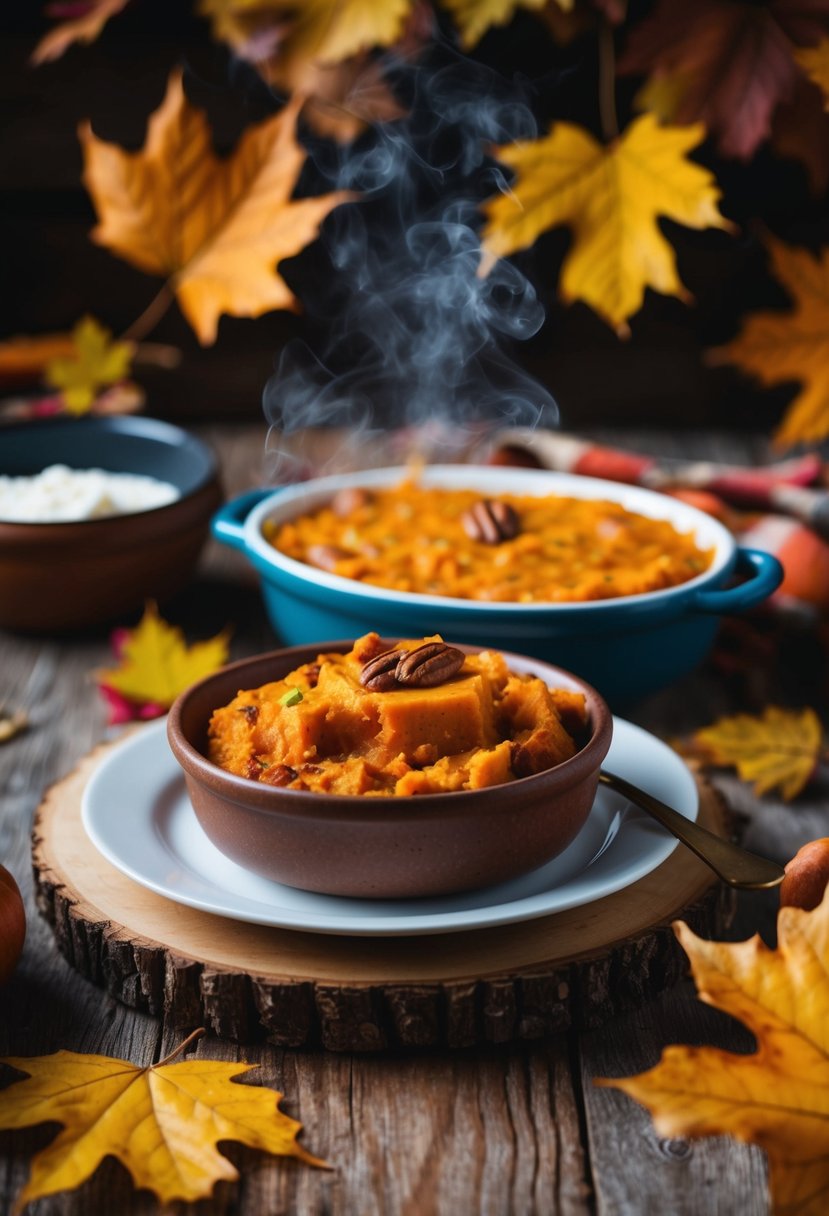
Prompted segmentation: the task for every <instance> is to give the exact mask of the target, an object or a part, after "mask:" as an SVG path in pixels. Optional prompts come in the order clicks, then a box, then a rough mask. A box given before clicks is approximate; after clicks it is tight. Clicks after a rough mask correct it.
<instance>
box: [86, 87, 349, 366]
mask: <svg viewBox="0 0 829 1216" xmlns="http://www.w3.org/2000/svg"><path fill="white" fill-rule="evenodd" d="M301 104H302V99H301V98H295V99H294V100H293V101H292V102H291V103H289V105H288V106H286V107H285V109H284V110H282V111H280V113H279V114H276V115H275V116H274V117H273V118H269V119H267V120H266V121H265V122H262V123H259V124H258V125H257V126H254V127H250V128H248V129H247V130H246V131H245V132H244V134H243V135H242V137H241V139H240V140H239V143H238V144H237V146H236V149H235V150H234V152H233V154H232V155H231V156H229V157H227V158H225V159H220V158H219V157H217V156H216V154H215V153H214V151H213V147H212V141H211V134H210V128H209V126H208V123H207V119H206V118H205V115H204V114H203V113H202V111H201V110H197V109H196V108H195V107H194V106H191V105H190V103H189V102H188V101H187V98H186V97H185V95H184V89H183V87H182V82H181V74H180V73H179V72H173V74H172V75H171V77H170V81H169V84H168V87H167V94H166V97H165V98H164V101H163V102H162V104H161V106H160V107H159V109H158V110H156V111H155V113H154V114H153V115H152V117H151V118H150V122H149V126H148V130H147V141H146V144H145V146H144V148H143V150H142V151H140V152H125V151H124V150H123V149H122V148H120V147H118V146H117V145H116V144H110V143H106V142H105V141H104V140H101V139H98V138H97V137H96V136H95V135H93V134H92V131H91V128H90V127H89V125H88V124H86V125H85V126H83V127H82V128H81V131H80V140H81V144H82V147H83V153H84V182H85V185H86V187H87V189H88V190H89V193H90V194H91V196H92V201H93V202H94V204H95V209H96V211H97V213H98V220H99V223H98V226H97V228H95V230H94V231H93V233H92V239H93V240H94V241H96V242H97V243H98V244H99V245H105V246H106V247H107V248H108V249H111V250H112V251H113V252H114V253H117V254H119V255H120V256H121V257H123V258H125V259H126V260H127V261H128V262H131V263H132V264H133V265H134V266H137V267H138V268H139V269H140V270H144V271H146V272H147V273H148V274H157V275H163V276H164V277H165V278H166V279H167V280H168V281H169V284H170V287H171V288H172V290H173V291H174V293H175V295H176V298H177V299H178V302H179V305H180V306H181V309H182V312H183V313H184V315H185V316H186V318H187V320H188V321H189V322H190V324H191V325H192V327H193V329H194V330H195V332H196V335H197V336H198V338H199V341H200V342H202V344H204V345H208V344H210V343H211V342H213V341H214V340H215V338H216V330H217V326H218V321H219V316H220V315H221V314H222V313H229V314H231V315H233V316H240V317H257V316H259V315H260V314H261V313H263V312H267V311H269V310H270V309H273V308H284V309H291V310H294V311H296V310H297V308H298V304H297V300H296V297H295V296H294V294H293V292H292V291H291V289H290V288H289V287H288V285H287V283H286V282H285V280H284V279H283V278H282V277H281V276H280V275H279V274H278V273H277V272H276V266H277V264H278V263H279V262H280V261H281V260H282V259H283V258H288V257H292V256H293V255H294V254H296V253H299V251H300V250H301V249H303V248H304V247H305V246H306V245H307V244H309V242H310V241H312V240H314V238H315V237H316V236H317V233H318V231H319V226H320V224H321V223H322V221H323V219H324V218H325V216H326V215H327V214H328V213H329V211H331V210H332V209H333V208H334V207H336V206H338V205H339V204H340V203H343V202H347V201H348V200H350V199H351V198H353V197H354V196H353V195H352V194H350V193H348V192H346V191H337V192H335V193H332V194H323V195H318V196H316V197H314V198H303V199H291V193H292V191H293V189H294V186H295V184H296V180H297V178H298V176H299V172H300V170H301V168H302V166H303V164H304V162H305V151H304V149H303V148H302V147H300V145H299V144H298V143H297V140H296V136H295V128H296V116H297V111H298V109H299V107H300V105H301Z"/></svg>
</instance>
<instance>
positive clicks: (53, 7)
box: [32, 0, 129, 64]
mask: <svg viewBox="0 0 829 1216" xmlns="http://www.w3.org/2000/svg"><path fill="white" fill-rule="evenodd" d="M127 4H129V0H73V2H72V3H66V2H65V0H64V2H59V3H53V4H50V5H48V6H47V12H48V13H49V15H50V16H51V17H66V20H65V21H61V22H60V24H59V25H56V26H54V27H53V28H52V29H51V30H49V32H48V34H44V36H43V37H42V38H41V40H40V42H38V44H37V46H36V47H35V49H34V51H33V52H32V63H34V64H41V63H48V62H49V61H50V60H52V59H59V58H60V56H61V55H62V54H63V53H64V51H67V50H68V49H69V47H70V46H72V44H73V43H75V42H94V41H95V39H96V38H97V37H98V35H99V34H100V32H101V30H102V29H103V28H104V26H105V25H106V23H107V22H108V21H109V19H110V17H114V16H115V15H116V14H117V13H120V12H121V10H122V9H124V8H126V6H127Z"/></svg>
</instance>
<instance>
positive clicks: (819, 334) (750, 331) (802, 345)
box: [708, 238, 829, 446]
mask: <svg viewBox="0 0 829 1216" xmlns="http://www.w3.org/2000/svg"><path fill="white" fill-rule="evenodd" d="M766 244H767V246H768V250H769V253H770V255H771V264H772V269H773V271H774V275H775V277H776V278H777V279H779V280H780V282H781V283H782V284H783V286H784V287H785V288H786V291H787V292H788V293H789V295H790V296H791V298H792V300H793V302H794V306H793V308H792V309H791V311H789V312H781V311H779V310H778V311H775V312H758V313H754V314H753V315H752V316H749V317H748V318H747V320H746V322H745V324H744V325H743V328H742V330H741V332H740V333H739V334H738V335H737V337H736V338H734V340H733V341H732V342H729V343H728V344H727V345H726V346H721V347H718V348H717V349H716V350H713V351H710V352H709V356H708V358H709V361H710V362H711V363H721V362H728V363H736V364H738V365H739V366H740V367H741V368H742V369H743V370H744V371H746V372H748V373H750V374H751V375H753V376H756V377H757V379H758V380H760V381H762V383H763V384H777V383H779V382H780V381H786V380H792V381H797V382H798V383H799V384H800V385H801V388H800V391H799V392H798V393H797V395H796V396H795V397H794V399H793V400H792V402H791V404H790V405H789V407H788V409H787V411H786V414H785V416H784V418H783V421H782V422H781V424H780V426H779V427H778V429H777V432H776V434H775V436H774V438H775V442H776V443H778V444H779V445H782V446H786V445H790V444H793V443H801V442H803V443H817V442H819V441H820V440H821V439H825V438H826V437H827V435H829V249H824V250H823V251H822V252H821V253H820V254H819V255H817V256H816V255H814V254H812V253H810V252H809V251H808V250H806V249H795V248H792V247H791V246H789V245H784V244H783V243H782V242H781V241H776V240H774V239H772V238H768V239H767V242H766Z"/></svg>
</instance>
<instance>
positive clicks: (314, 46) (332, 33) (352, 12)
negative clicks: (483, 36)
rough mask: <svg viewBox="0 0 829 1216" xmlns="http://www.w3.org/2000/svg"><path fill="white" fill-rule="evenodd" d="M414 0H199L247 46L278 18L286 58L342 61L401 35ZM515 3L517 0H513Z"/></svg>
mask: <svg viewBox="0 0 829 1216" xmlns="http://www.w3.org/2000/svg"><path fill="white" fill-rule="evenodd" d="M414 3H415V0H384V2H383V3H382V4H378V3H377V0H305V3H304V4H302V5H297V3H296V0H199V4H198V10H197V11H198V12H199V13H200V14H201V16H203V17H206V18H207V19H208V20H209V21H210V23H211V27H212V29H213V33H214V35H215V36H216V37H217V38H220V39H221V40H222V41H223V42H228V43H230V45H231V46H233V47H234V48H235V49H236V50H243V49H244V48H245V47H246V45H247V44H248V41H249V39H250V37H251V33H252V32H253V31H255V30H256V29H261V27H262V25H263V22H269V23H270V24H271V28H273V27H275V26H277V23H278V22H280V21H281V22H283V23H284V24H283V25H282V27H281V28H280V29H279V37H278V45H277V49H278V53H279V55H280V56H281V57H283V58H284V59H285V60H291V59H297V60H305V61H313V62H317V63H340V62H341V61H342V60H343V59H348V58H349V57H350V56H352V55H357V54H359V52H361V51H367V50H371V49H372V48H373V47H384V46H391V45H392V44H393V43H394V42H396V41H397V39H398V38H399V37H400V36H401V34H402V32H403V27H404V25H405V22H406V19H407V18H408V17H409V15H410V13H411V11H412V8H413V6H414ZM513 3H514V0H513Z"/></svg>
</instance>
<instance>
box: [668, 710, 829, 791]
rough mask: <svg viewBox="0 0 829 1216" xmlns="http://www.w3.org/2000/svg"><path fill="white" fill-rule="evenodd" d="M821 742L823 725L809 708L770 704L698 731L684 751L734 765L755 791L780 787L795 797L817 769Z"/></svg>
mask: <svg viewBox="0 0 829 1216" xmlns="http://www.w3.org/2000/svg"><path fill="white" fill-rule="evenodd" d="M822 747H823V728H822V726H821V723H820V719H819V718H818V716H817V714H816V713H815V711H814V710H813V709H808V708H807V709H802V710H792V709H780V708H778V707H777V706H775V705H769V706H767V708H766V709H765V710H764V711H763V713H762V714H760V715H755V714H734V715H733V716H730V717H725V718H720V719H719V720H718V721H717V722H714V723H713V725H711V726H706V727H703V729H702V730H698V731H696V732H695V733H694V734H693V735H692V736H691V739H690V742H689V743H688V744H678V745H677V749H678V750H679V751H681V752H682V753H683V754H685V755H687V756H689V757H691V758H696V759H699V760H701V761H702V762H703V763H707V764H714V765H726V766H733V767H734V768H736V770H737V773H738V775H739V776H740V778H741V779H742V780H743V781H752V782H753V783H754V791H755V793H756V794H766V793H768V792H769V790H772V789H779V791H780V794H781V796H782V797H783V798H785V799H786V800H789V799H791V798H795V797H796V796H797V795H798V794H799V793H800V791H801V790H802V789H803V787H804V786H805V785H806V783H807V782H808V781H809V779H810V778H811V777H812V775H813V774H814V771H815V767H816V765H817V763H818V760H819V758H820V755H821V751H822Z"/></svg>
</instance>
